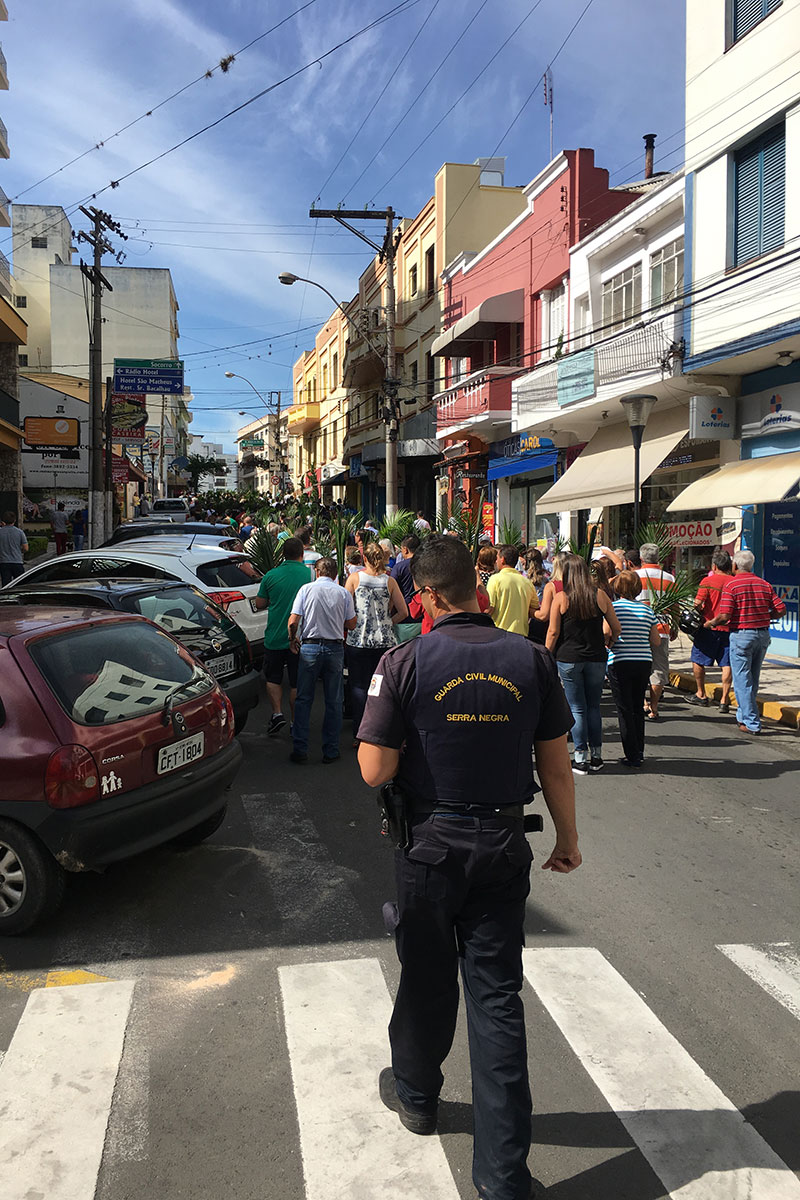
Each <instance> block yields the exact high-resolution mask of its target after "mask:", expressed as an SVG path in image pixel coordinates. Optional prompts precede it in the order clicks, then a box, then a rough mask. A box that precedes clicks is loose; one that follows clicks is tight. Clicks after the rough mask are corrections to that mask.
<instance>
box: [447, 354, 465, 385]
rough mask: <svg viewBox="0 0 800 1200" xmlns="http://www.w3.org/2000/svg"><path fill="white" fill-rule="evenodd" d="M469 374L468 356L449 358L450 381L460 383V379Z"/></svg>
mask: <svg viewBox="0 0 800 1200" xmlns="http://www.w3.org/2000/svg"><path fill="white" fill-rule="evenodd" d="M467 375H469V359H468V358H451V359H450V383H451V384H455V383H460V382H461V380H462V379H464V378H466V376H467Z"/></svg>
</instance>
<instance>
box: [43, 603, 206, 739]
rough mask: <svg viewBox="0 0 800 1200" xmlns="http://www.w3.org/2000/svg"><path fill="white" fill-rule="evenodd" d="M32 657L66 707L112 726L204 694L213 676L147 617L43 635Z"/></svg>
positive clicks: (78, 717) (79, 718) (76, 716)
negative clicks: (169, 699)
mask: <svg viewBox="0 0 800 1200" xmlns="http://www.w3.org/2000/svg"><path fill="white" fill-rule="evenodd" d="M30 653H31V657H32V658H33V660H34V662H35V663H36V666H37V667H38V668H39V670H40V671H41V673H42V675H43V676H44V678H45V680H46V681H47V683H48V685H49V686H50V688H51V690H52V691H53V694H54V695H55V697H56V699H57V700H58V702H59V704H60V705H61V707H62V708H63V709H64V711H65V712H66V713H67V715H68V716H69V717H71V718H72V720H73V721H75V722H77V723H78V724H79V725H113V724H115V723H116V722H117V721H129V720H131V719H132V718H134V717H140V716H142V715H144V714H147V713H153V712H156V711H158V709H160V708H162V707H163V705H164V701H165V700H166V698H167V696H168V695H169V694H170V692H171V691H172V690H173V689H175V688H178V687H179V686H180V685H181V684H185V685H186V686H185V687H182V688H181V690H180V691H179V692H176V694H175V704H176V705H180V704H181V703H183V702H184V701H186V700H190V699H193V698H194V697H195V696H200V695H202V694H203V693H204V692H208V691H210V690H211V688H213V686H214V681H213V680H212V679H211V677H210V676H209V675H207V674H206V673H205V671H203V670H202V668H201V667H199V666H193V665H190V664H189V663H187V662H186V660H185V659H184V658H182V657H181V654H180V653H179V647H178V646H177V645H176V643H175V642H174V641H173V640H172V638H169V637H167V635H166V634H164V633H160V632H159V631H158V630H157V629H153V628H152V627H151V626H149V625H145V623H144V622H143V621H114V622H108V624H105V623H104V624H102V625H93V626H90V627H89V628H88V629H75V630H69V632H67V633H61V634H56V635H55V636H53V637H49V638H43V639H42V640H41V641H37V642H35V643H33V645H31V647H30Z"/></svg>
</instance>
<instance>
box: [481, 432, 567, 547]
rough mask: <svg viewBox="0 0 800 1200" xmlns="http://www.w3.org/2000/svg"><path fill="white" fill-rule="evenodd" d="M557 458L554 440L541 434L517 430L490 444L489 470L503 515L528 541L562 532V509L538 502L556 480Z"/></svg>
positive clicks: (489, 476)
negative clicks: (559, 529) (552, 508)
mask: <svg viewBox="0 0 800 1200" xmlns="http://www.w3.org/2000/svg"><path fill="white" fill-rule="evenodd" d="M557 462H558V451H557V450H556V448H555V445H554V443H553V442H552V441H551V440H550V439H549V438H545V437H539V436H538V434H533V433H521V434H514V436H513V437H509V438H506V439H505V440H504V441H502V442H493V443H492V445H491V446H490V447H489V468H488V472H487V474H488V478H489V480H490V481H492V483H493V485H494V487H495V489H496V496H497V509H498V514H499V519H500V521H503V520H504V519H505V520H507V521H509V522H511V523H513V524H515V525H517V526H518V527H519V529H520V530H521V532H522V540H523V542H525V543H527V544H530V543H532V542H536V541H541V540H545V539H547V538H549V537H552V536H553V535H554V534H555V533H557V532H558V527H559V516H558V513H557V512H553V511H551V510H549V509H548V510H547V511H540V510H539V505H538V502H539V498H540V497H541V496H543V495H544V494H545V492H547V491H549V490H550V488H551V486H552V484H553V479H554V477H555V475H554V473H555V468H556V464H557Z"/></svg>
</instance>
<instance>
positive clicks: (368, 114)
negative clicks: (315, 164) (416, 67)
mask: <svg viewBox="0 0 800 1200" xmlns="http://www.w3.org/2000/svg"><path fill="white" fill-rule="evenodd" d="M439 4H440V0H434V2H433V5H432V7H431V8H430V9H429V10H428V12H427V13H426V15H425V18H424V20H423V22H422V24H421V25H420V26H419V28H418V29H417V32H416V33H415V34H414V37H413V38H412V39H411V42H410V43H409V45H408V46H407V48H406V50H405V53H404V54H403V55H402V57H401V58H400V60H399V61H398V63H397V65H396V66H395V68H394V70H393V71H392V73H391V75H390V76H389V78H388V79H387V80H386V83H385V84H384V85H383V87H382V88H381V91H380V93H379V95H378V96H377V97H376V99H375V100H374V102H373V104H372V107H371V108H370V109H369V110H368V111H367V112H366V114H365V115H364V119H363V120H362V122H361V124H360V125H359V127H358V129H357V130H356V131H355V133H354V134H353V136H352V137H351V139H350V141H349V142H348V143H347V145H346V146H345V148H344V150H343V151H342V153H341V154H340V156H339V159H338V161H337V162H336V164H335V166H334V167H333V169H332V170H331V171H330V173H329V175H328V178H327V179H326V180H325V182H324V183H323V185H322V187H321V188H320V189H319V194H318V195H317V197H316V198H317V200H318V201H319V200H321V197H322V193H323V192H324V191H325V188H326V187H327V186H328V184H329V183H330V181H331V180H332V179H333V177H334V175H335V174H336V172H337V171H338V170H339V167H340V166H341V165H342V163H343V162H344V159H345V158H346V156H347V155H348V154H349V152H350V150H351V149H352V146H353V143H354V142H355V141H356V139H357V138H358V136H359V134H360V133H361V130H362V129H363V128H364V126H365V125H366V123H367V121H368V120H369V119H370V117H371V116H372V114H373V113H374V112H375V109H376V108H377V107H378V105H379V104H380V102H381V100H382V99H383V97H384V96H385V95H386V93H387V91H388V90H389V86H390V85H391V83H392V81H393V80H394V78H395V76H396V75H397V72H398V71H399V70H400V68H401V67H402V65H403V63H404V62H405V61H406V59H407V58H408V56H409V54H410V53H411V51H412V50H413V49H414V47H415V45H416V44H417V42H418V41H419V38H420V36H421V35H422V33H423V31H424V29H425V26H426V25H427V24H428V22H429V21H430V19H431V17H432V16H433V14H434V13H435V12H436V9H437V8H438V7H439Z"/></svg>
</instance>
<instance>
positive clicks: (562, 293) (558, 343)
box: [544, 283, 567, 354]
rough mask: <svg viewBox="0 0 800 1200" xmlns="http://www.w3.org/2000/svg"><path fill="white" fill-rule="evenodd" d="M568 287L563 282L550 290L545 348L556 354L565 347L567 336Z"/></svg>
mask: <svg viewBox="0 0 800 1200" xmlns="http://www.w3.org/2000/svg"><path fill="white" fill-rule="evenodd" d="M566 317H567V289H566V286H565V285H564V284H563V283H562V284H561V286H560V287H557V288H553V290H552V291H551V292H550V302H549V304H548V305H547V328H546V329H545V331H544V348H545V350H550V351H551V352H552V354H555V352H556V350H560V349H562V347H563V343H564V338H565V336H566V332H567V330H566Z"/></svg>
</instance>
